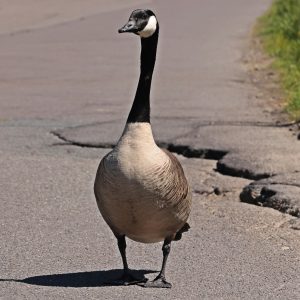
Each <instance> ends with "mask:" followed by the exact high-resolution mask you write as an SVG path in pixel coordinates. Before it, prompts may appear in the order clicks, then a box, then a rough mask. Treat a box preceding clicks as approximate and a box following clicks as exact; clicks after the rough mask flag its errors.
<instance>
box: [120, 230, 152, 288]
mask: <svg viewBox="0 0 300 300" xmlns="http://www.w3.org/2000/svg"><path fill="white" fill-rule="evenodd" d="M115 236H116V238H117V240H118V248H119V251H120V254H121V257H122V262H123V275H122V276H121V278H120V279H118V280H116V281H115V283H116V284H120V285H132V284H137V283H141V282H145V281H146V280H147V279H146V278H143V279H140V278H136V277H135V276H134V275H133V274H131V272H130V269H129V268H128V264H127V258H126V240H125V235H121V236H119V235H115Z"/></svg>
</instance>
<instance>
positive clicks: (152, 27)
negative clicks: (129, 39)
mask: <svg viewBox="0 0 300 300" xmlns="http://www.w3.org/2000/svg"><path fill="white" fill-rule="evenodd" d="M156 26H157V20H156V18H155V17H154V16H151V17H150V18H149V20H148V23H147V25H146V27H145V28H144V29H143V30H142V31H139V32H138V34H139V35H140V36H141V37H143V38H148V37H150V36H151V35H152V34H153V33H154V32H155V31H156Z"/></svg>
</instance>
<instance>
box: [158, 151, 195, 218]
mask: <svg viewBox="0 0 300 300" xmlns="http://www.w3.org/2000/svg"><path fill="white" fill-rule="evenodd" d="M163 151H164V152H165V153H166V154H167V155H168V157H169V158H170V160H171V164H170V166H169V170H168V173H167V174H168V177H169V178H168V179H167V180H168V181H169V182H170V185H169V191H168V194H167V198H168V202H169V203H170V204H171V205H172V207H173V208H174V209H175V210H176V214H177V216H178V217H179V218H180V219H182V220H185V221H186V220H187V218H188V216H189V214H190V210H191V202H192V194H191V192H190V188H189V185H188V181H187V179H186V177H185V175H184V171H183V169H182V166H181V164H180V162H179V161H178V159H177V158H176V157H175V156H174V155H173V154H172V153H170V152H169V151H168V150H166V149H163Z"/></svg>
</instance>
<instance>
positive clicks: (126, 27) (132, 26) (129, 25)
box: [118, 20, 137, 33]
mask: <svg viewBox="0 0 300 300" xmlns="http://www.w3.org/2000/svg"><path fill="white" fill-rule="evenodd" d="M136 31H137V28H136V26H135V22H134V21H132V20H129V21H128V23H126V24H125V25H124V26H123V27H122V28H120V29H119V30H118V32H119V33H123V32H136Z"/></svg>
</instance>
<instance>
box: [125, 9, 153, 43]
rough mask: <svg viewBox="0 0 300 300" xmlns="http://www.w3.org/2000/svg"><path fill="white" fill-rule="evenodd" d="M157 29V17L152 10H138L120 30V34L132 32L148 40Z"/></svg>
mask: <svg viewBox="0 0 300 300" xmlns="http://www.w3.org/2000/svg"><path fill="white" fill-rule="evenodd" d="M157 28H158V23H157V20H156V16H155V14H154V13H153V12H152V11H151V10H150V9H136V10H134V11H133V12H132V13H131V15H130V17H129V20H128V22H127V23H126V24H125V25H124V26H123V27H122V28H120V29H119V33H122V32H132V33H135V34H137V35H139V36H141V37H142V38H148V37H150V36H152V35H153V34H154V33H155V32H156V30H157Z"/></svg>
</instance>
